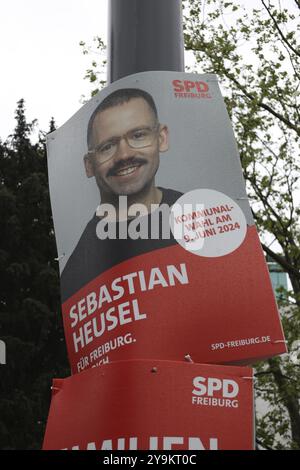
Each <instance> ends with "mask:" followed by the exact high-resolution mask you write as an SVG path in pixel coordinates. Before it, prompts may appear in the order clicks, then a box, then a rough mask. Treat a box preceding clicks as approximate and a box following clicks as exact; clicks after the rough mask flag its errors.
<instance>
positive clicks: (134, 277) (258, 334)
mask: <svg viewBox="0 0 300 470" xmlns="http://www.w3.org/2000/svg"><path fill="white" fill-rule="evenodd" d="M257 266H260V269H257ZM195 293H197V295H195ZM63 317H64V328H65V334H66V340H67V347H68V353H69V359H70V363H71V367H72V372H73V373H77V372H81V371H83V370H85V369H87V368H90V367H94V366H97V365H100V364H103V363H107V362H111V361H117V360H127V359H152V358H153V359H164V360H178V361H180V360H183V358H184V356H185V355H186V354H189V355H190V356H191V357H192V358H193V360H194V361H195V362H199V363H200V362H202V363H214V364H218V363H219V364H221V363H231V364H237V363H240V364H251V363H253V362H254V361H257V360H258V359H262V358H265V357H268V356H273V355H275V354H280V353H284V352H285V351H286V347H285V342H284V336H283V332H282V328H281V324H280V319H279V315H278V311H277V306H276V303H275V299H274V294H273V291H272V286H271V283H270V279H269V274H268V271H267V267H266V265H265V262H264V258H263V253H262V250H261V247H260V243H259V239H258V236H257V232H256V228H255V227H254V226H253V227H248V230H247V236H246V239H245V241H244V243H243V244H242V245H241V246H240V247H239V248H238V249H237V250H235V251H234V252H233V253H231V254H229V255H227V256H221V257H218V258H204V257H198V256H194V255H193V254H192V253H189V252H188V251H186V250H182V248H181V247H180V246H178V245H175V246H172V247H167V248H164V249H160V250H156V251H155V252H154V253H153V252H152V253H151V252H150V253H147V254H144V255H141V256H137V257H135V258H133V259H130V260H127V261H125V262H123V263H121V264H119V265H117V266H116V267H114V268H112V269H110V270H109V271H106V272H105V273H104V274H102V275H100V276H98V277H97V278H96V279H94V280H93V281H92V282H90V283H89V284H87V285H86V286H85V287H84V288H82V289H81V290H80V291H78V292H77V293H76V294H75V295H73V296H72V297H70V298H69V299H68V301H67V302H65V303H64V304H63Z"/></svg>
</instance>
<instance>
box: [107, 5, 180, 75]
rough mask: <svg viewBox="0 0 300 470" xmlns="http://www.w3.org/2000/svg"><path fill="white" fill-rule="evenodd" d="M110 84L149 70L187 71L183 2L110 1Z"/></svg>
mask: <svg viewBox="0 0 300 470" xmlns="http://www.w3.org/2000/svg"><path fill="white" fill-rule="evenodd" d="M109 28H110V29H109V33H108V77H107V78H108V80H107V81H108V83H112V82H114V81H116V80H118V79H120V78H122V77H125V76H126V75H131V74H133V73H138V72H146V71H148V70H169V71H177V72H183V71H184V42H183V27H182V5H181V0H110V3H109Z"/></svg>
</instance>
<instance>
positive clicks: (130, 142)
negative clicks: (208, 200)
mask: <svg viewBox="0 0 300 470" xmlns="http://www.w3.org/2000/svg"><path fill="white" fill-rule="evenodd" d="M87 147H88V152H87V153H86V154H85V155H84V166H85V172H86V176H87V177H88V178H94V179H95V182H96V184H97V187H98V190H99V203H100V205H99V206H98V208H97V210H96V212H95V214H94V216H93V218H92V219H91V220H90V222H89V223H88V225H87V226H86V228H85V230H84V232H83V234H82V236H81V238H80V240H79V242H78V244H77V246H76V248H75V250H74V252H73V253H72V255H71V256H70V258H69V260H68V262H67V264H66V266H65V268H64V270H63V272H62V276H61V282H62V292H63V295H64V297H65V298H67V297H69V296H70V295H72V294H73V293H74V292H76V291H77V290H78V289H79V288H81V287H83V286H84V285H85V284H86V283H87V282H89V281H91V280H92V279H94V278H95V277H96V276H98V275H99V274H101V273H103V272H104V271H106V270H107V269H109V268H110V267H113V266H114V265H116V264H118V263H120V262H122V261H124V260H126V259H128V258H131V257H133V256H136V255H139V254H142V253H146V252H148V251H151V250H154V249H158V248H163V247H165V246H169V245H170V244H173V243H175V241H174V238H173V237H172V236H171V237H169V238H168V239H163V237H162V236H160V237H159V239H155V240H152V239H151V233H150V229H149V236H147V237H146V239H136V240H131V239H130V238H127V239H125V240H124V239H119V237H118V233H117V234H116V239H99V237H98V234H97V230H96V228H97V223H98V222H99V218H100V217H101V215H100V214H101V206H103V205H104V204H105V205H107V204H111V205H112V206H113V207H115V208H116V211H117V220H118V222H117V223H116V226H117V228H118V227H119V223H121V222H119V221H120V220H123V223H127V222H126V219H128V217H127V216H126V214H121V213H120V210H119V207H120V206H119V200H120V196H123V197H126V200H127V207H128V209H130V207H131V206H132V205H133V204H142V205H143V206H144V207H145V209H146V212H148V213H150V212H151V206H153V205H156V206H159V205H161V204H164V205H168V206H172V205H173V204H174V203H175V202H176V200H177V199H178V198H179V197H180V196H181V193H180V192H178V191H175V190H172V189H166V188H162V187H158V186H157V185H156V183H155V177H156V173H157V171H158V170H159V164H160V157H161V154H162V153H164V152H166V151H167V150H168V148H169V129H168V127H167V125H166V124H162V123H160V121H159V116H158V111H157V107H156V104H155V102H154V99H153V97H152V96H151V95H150V94H149V93H148V92H146V91H144V90H141V89H137V88H124V89H119V90H116V91H114V92H113V93H111V94H110V95H108V96H107V97H106V98H105V99H104V100H103V101H102V102H101V103H100V104H99V105H98V106H97V107H96V109H95V110H94V112H93V113H92V115H91V117H90V120H89V123H88V129H87ZM124 217H125V222H124ZM150 228H151V227H150Z"/></svg>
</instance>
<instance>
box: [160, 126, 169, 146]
mask: <svg viewBox="0 0 300 470" xmlns="http://www.w3.org/2000/svg"><path fill="white" fill-rule="evenodd" d="M167 150H169V129H168V126H165V125H161V126H160V129H159V151H160V152H166V151H167Z"/></svg>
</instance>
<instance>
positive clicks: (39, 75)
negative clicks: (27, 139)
mask: <svg viewBox="0 0 300 470" xmlns="http://www.w3.org/2000/svg"><path fill="white" fill-rule="evenodd" d="M107 4H108V0H72V1H71V0H67V1H66V0H51V2H45V1H42V0H8V1H5V0H3V1H2V2H1V9H0V15H1V16H0V18H1V20H0V50H1V87H0V110H1V111H0V138H1V139H5V138H6V137H7V136H8V134H10V133H11V132H12V130H13V128H14V125H15V120H14V111H15V109H16V103H17V101H18V100H19V99H20V98H24V99H25V101H26V109H27V116H28V120H32V119H34V118H37V119H38V121H39V126H40V128H41V129H43V130H47V129H48V123H49V121H50V118H51V116H54V118H55V120H56V122H57V124H58V125H61V124H63V123H64V122H65V121H66V120H67V119H69V118H70V117H71V116H72V115H73V114H74V113H75V112H76V111H77V110H78V108H79V107H80V106H81V103H80V97H81V95H83V94H85V95H86V96H89V93H90V86H89V84H88V82H87V80H83V77H84V75H85V70H86V69H87V67H88V65H89V64H90V62H91V58H88V57H87V56H83V54H82V50H81V47H80V46H79V42H80V41H81V40H84V41H86V42H87V43H91V42H92V38H93V37H94V36H96V35H99V36H101V37H103V38H104V39H105V41H106V35H107Z"/></svg>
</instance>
